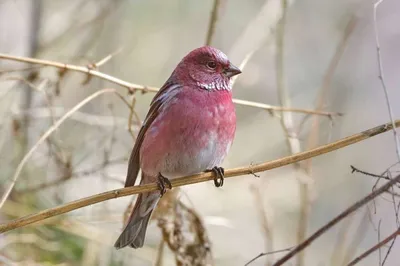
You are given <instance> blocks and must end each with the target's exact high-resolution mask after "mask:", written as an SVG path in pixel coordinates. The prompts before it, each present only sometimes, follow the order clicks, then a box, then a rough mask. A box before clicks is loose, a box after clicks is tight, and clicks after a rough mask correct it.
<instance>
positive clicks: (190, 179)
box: [0, 120, 400, 256]
mask: <svg viewBox="0 0 400 266" xmlns="http://www.w3.org/2000/svg"><path fill="white" fill-rule="evenodd" d="M395 126H400V120H396V121H395ZM391 129H392V124H391V123H387V124H383V125H380V126H378V127H374V128H371V129H368V130H365V131H363V132H361V133H357V134H355V135H352V136H349V137H346V138H343V139H340V140H338V141H335V142H332V143H329V144H326V145H323V146H320V147H318V148H315V149H312V150H309V151H304V152H300V153H297V154H293V155H291V156H287V157H284V158H281V159H276V160H272V161H268V162H264V163H260V164H255V165H254V164H253V165H251V166H245V167H239V168H233V169H228V170H226V171H225V177H226V178H229V177H234V176H240V175H246V174H254V173H257V172H262V171H267V170H271V169H274V168H278V167H282V166H285V165H289V164H292V163H297V162H300V161H302V160H306V159H309V158H312V157H315V156H319V155H322V154H325V153H328V152H332V151H334V150H338V149H341V148H343V147H346V146H349V145H352V144H354V143H357V142H360V141H363V140H366V139H368V138H371V137H373V136H376V135H379V134H382V133H384V132H387V131H388V130H391ZM213 179H214V173H212V172H207V173H200V174H196V175H191V176H186V177H181V178H177V179H174V180H172V181H171V184H172V186H173V187H179V186H183V185H189V184H195V183H200V182H205V181H210V180H213ZM394 180H395V181H397V179H394ZM392 181H393V180H392ZM392 181H390V182H392ZM156 190H158V186H157V184H156V183H151V184H146V185H142V186H134V187H127V188H122V189H116V190H111V191H107V192H104V193H100V194H97V195H93V196H90V197H87V198H83V199H80V200H76V201H73V202H70V203H66V204H63V205H60V206H57V207H54V208H51V209H48V210H44V211H41V212H38V213H36V214H32V215H28V216H25V217H22V218H19V219H16V220H13V221H10V222H8V223H4V224H1V225H0V233H4V232H6V231H10V230H12V229H16V228H20V227H23V226H26V225H28V224H32V223H35V222H38V221H41V220H44V219H47V218H50V217H54V216H57V215H60V214H64V213H67V212H70V211H73V210H76V209H80V208H83V207H85V206H89V205H93V204H96V203H99V202H103V201H106V200H109V199H114V198H119V197H125V196H128V195H133V194H138V193H143V192H150V191H156ZM374 193H376V192H374ZM318 236H319V235H318ZM318 236H317V237H318ZM311 241H312V240H311ZM308 244H309V243H307V244H306V246H307V245H308ZM304 247H305V246H303V247H300V249H303V248H304ZM297 249H299V248H297ZM296 252H297V251H296ZM291 256H293V254H292V255H291Z"/></svg>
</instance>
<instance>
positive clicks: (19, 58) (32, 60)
mask: <svg viewBox="0 0 400 266" xmlns="http://www.w3.org/2000/svg"><path fill="white" fill-rule="evenodd" d="M0 59H5V60H12V61H18V62H24V63H30V64H37V65H43V66H50V67H55V68H59V69H62V70H64V71H66V70H70V71H75V72H80V73H84V74H87V75H90V76H94V77H97V78H100V79H103V80H107V81H109V82H111V83H114V84H117V85H119V86H121V87H124V88H126V89H128V91H129V92H130V93H134V92H135V91H138V90H139V91H142V92H144V93H145V92H157V91H158V90H159V89H158V88H156V87H151V86H144V85H139V84H134V83H130V82H127V81H124V80H122V79H119V78H116V77H114V76H111V75H108V74H105V73H102V72H100V71H97V70H95V69H93V65H89V66H77V65H71V64H64V63H60V62H56V61H49V60H42V59H35V58H29V57H22V56H13V55H7V54H2V53H0ZM233 102H234V103H236V104H239V105H244V106H250V107H256V108H261V109H264V110H268V111H282V112H296V113H303V114H315V115H323V116H328V117H332V116H340V115H342V114H341V113H336V112H318V111H314V110H307V109H300V108H283V107H280V106H272V105H268V104H262V103H257V102H250V101H244V100H238V99H233Z"/></svg>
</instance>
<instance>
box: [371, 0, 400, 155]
mask: <svg viewBox="0 0 400 266" xmlns="http://www.w3.org/2000/svg"><path fill="white" fill-rule="evenodd" d="M382 2H383V0H378V1H377V2H376V3H375V4H374V11H373V12H374V13H373V15H374V33H375V44H376V54H377V59H378V69H379V80H380V81H381V85H382V88H383V91H384V93H385V100H386V105H387V108H388V112H389V118H390V121H392V123H394V118H393V117H394V116H393V110H392V106H391V105H390V98H389V93H388V90H387V87H386V82H385V77H384V71H383V63H382V57H381V46H380V42H379V34H378V23H377V20H376V11H377V9H378V6H379V5H380V4H381V3H382ZM393 137H394V142H395V143H396V152H397V159H398V161H400V144H399V138H398V136H397V131H396V129H395V128H394V129H393Z"/></svg>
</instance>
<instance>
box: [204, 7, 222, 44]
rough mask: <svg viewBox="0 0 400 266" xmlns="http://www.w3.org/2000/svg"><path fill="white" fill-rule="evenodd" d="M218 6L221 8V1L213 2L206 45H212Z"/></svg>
mask: <svg viewBox="0 0 400 266" xmlns="http://www.w3.org/2000/svg"><path fill="white" fill-rule="evenodd" d="M220 6H221V0H214V5H213V9H212V11H211V16H210V21H209V23H208V31H207V39H206V45H211V43H212V40H213V37H214V33H215V28H216V25H217V20H218V10H219V7H220Z"/></svg>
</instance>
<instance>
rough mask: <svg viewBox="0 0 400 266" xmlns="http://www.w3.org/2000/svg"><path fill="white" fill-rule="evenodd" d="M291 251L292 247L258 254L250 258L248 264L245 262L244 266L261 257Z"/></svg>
mask: <svg viewBox="0 0 400 266" xmlns="http://www.w3.org/2000/svg"><path fill="white" fill-rule="evenodd" d="M291 249H293V247H291V248H284V249H279V250H275V251H271V252H263V253H260V254H258V255H257V256H256V257H254V258H252V259H251V260H250V261H249V262H247V263H246V264H245V265H244V266H248V265H250V264H251V263H252V262H254V261H256V260H258V259H259V258H261V257H264V256H268V255H271V254H276V253H281V252H286V251H290V250H291Z"/></svg>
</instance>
